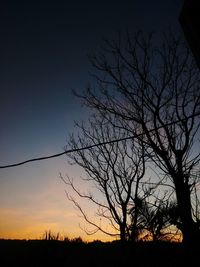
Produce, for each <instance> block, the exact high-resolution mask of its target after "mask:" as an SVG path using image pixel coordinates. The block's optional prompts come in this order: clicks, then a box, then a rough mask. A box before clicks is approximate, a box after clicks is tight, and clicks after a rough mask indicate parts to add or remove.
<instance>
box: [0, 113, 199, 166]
mask: <svg viewBox="0 0 200 267" xmlns="http://www.w3.org/2000/svg"><path fill="white" fill-rule="evenodd" d="M198 115H200V113H195V114H193V115H191V116H188V117H187V118H185V119H179V120H176V121H173V122H170V123H167V124H165V125H164V126H170V125H172V124H175V123H178V122H181V121H185V120H188V119H190V118H192V117H196V116H198ZM164 126H159V127H157V128H154V129H151V130H149V131H148V132H149V133H151V132H153V131H155V130H159V129H161V128H163V127H164ZM142 135H144V133H143V132H142V133H140V134H134V135H131V136H128V137H123V138H119V139H114V140H110V141H105V142H100V143H98V144H93V145H89V146H85V147H80V148H75V149H69V150H65V151H64V152H60V153H57V154H53V155H50V156H44V157H37V158H32V159H28V160H25V161H21V162H17V163H13V164H8V165H2V166H0V169H5V168H11V167H17V166H20V165H24V164H27V163H29V162H33V161H41V160H46V159H52V158H57V157H60V156H63V155H65V154H69V153H72V152H77V151H82V150H87V149H91V148H93V147H98V146H103V145H107V144H111V143H116V142H121V141H125V140H129V139H134V138H137V137H140V136H142Z"/></svg>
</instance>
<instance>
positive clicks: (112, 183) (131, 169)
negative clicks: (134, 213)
mask: <svg viewBox="0 0 200 267" xmlns="http://www.w3.org/2000/svg"><path fill="white" fill-rule="evenodd" d="M77 127H78V129H79V134H78V135H77V136H71V139H70V141H69V146H70V148H72V149H75V150H76V148H78V147H85V146H90V145H97V146H95V147H93V148H90V149H87V150H76V152H74V153H71V154H69V155H68V156H69V158H70V159H71V161H70V162H71V163H76V164H78V165H79V166H81V167H82V168H83V170H84V171H85V173H86V174H87V177H84V178H83V179H84V182H86V181H87V182H91V181H92V183H94V184H95V188H96V189H98V190H99V192H100V197H99V199H97V195H99V194H94V193H90V192H87V193H83V192H81V191H80V190H79V189H77V187H76V186H75V185H74V183H73V181H72V179H70V178H69V177H68V178H67V179H64V178H63V177H62V179H63V181H64V182H65V183H66V184H67V185H68V186H70V187H71V188H72V189H73V191H74V192H75V193H77V195H78V196H79V197H81V198H85V199H88V200H89V201H91V202H92V203H93V204H95V205H96V207H97V216H99V217H100V218H102V219H104V221H105V220H106V221H107V224H108V223H109V225H110V227H111V228H112V230H113V231H108V230H107V229H108V228H107V224H103V223H101V224H100V223H99V224H97V223H96V222H94V221H93V220H92V219H91V218H89V217H88V215H87V214H86V212H85V211H84V210H83V208H82V206H81V204H80V202H78V201H77V199H76V198H75V197H73V196H70V195H68V198H69V199H70V200H71V201H73V203H74V204H75V205H76V207H77V208H78V209H79V211H80V212H81V214H82V215H83V217H84V219H85V220H86V222H87V223H89V224H90V225H92V226H93V227H94V228H93V230H92V231H88V230H86V232H87V233H90V234H91V233H92V234H93V233H95V232H97V231H99V230H100V231H102V232H103V233H105V234H109V235H118V236H120V240H121V241H125V240H127V239H129V236H130V224H131V216H130V209H131V208H132V207H133V206H134V205H135V203H134V199H135V197H136V196H138V197H139V195H140V194H141V192H140V188H139V183H140V181H141V179H142V178H143V177H144V174H145V154H144V153H145V150H144V145H143V143H142V142H141V143H140V144H138V143H137V142H134V140H123V141H120V142H110V143H109V141H110V140H113V139H116V140H118V139H121V138H122V139H123V137H124V131H123V130H121V129H117V128H115V127H113V126H112V125H108V124H107V123H106V122H105V121H104V119H102V118H101V117H95V116H94V117H93V118H92V119H91V120H90V121H89V122H88V124H82V125H80V124H77ZM101 143H107V144H103V145H102V144H101ZM99 144H101V145H99Z"/></svg>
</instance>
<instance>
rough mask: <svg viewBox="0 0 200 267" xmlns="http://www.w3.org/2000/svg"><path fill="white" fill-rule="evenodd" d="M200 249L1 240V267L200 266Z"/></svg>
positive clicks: (168, 245) (147, 244)
mask: <svg viewBox="0 0 200 267" xmlns="http://www.w3.org/2000/svg"><path fill="white" fill-rule="evenodd" d="M199 264H200V247H194V249H186V248H184V247H183V245H182V244H177V243H166V242H160V243H152V242H143V243H137V244H135V245H133V244H126V245H123V246H122V245H121V244H120V243H117V242H112V243H102V242H91V243H70V242H65V241H56V240H28V241H26V240H0V266H1V267H5V266H6V267H7V266H12V267H14V266H20V267H23V266H26V267H29V266H30V267H33V266H34V267H41V266H43V267H44V266H63V267H65V266H71V267H75V266H81V267H86V266H87V267H90V266H94V267H96V266H101V267H107V266H109V267H114V266H115V267H118V266H119V267H122V266H137V267H141V266H147V267H150V266H154V267H157V266H159V267H165V266H168V267H173V266H176V267H177V266H189V267H192V266H195V267H196V266H199Z"/></svg>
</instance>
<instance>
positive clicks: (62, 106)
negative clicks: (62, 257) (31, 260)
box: [0, 0, 182, 240]
mask: <svg viewBox="0 0 200 267" xmlns="http://www.w3.org/2000/svg"><path fill="white" fill-rule="evenodd" d="M181 2H182V1H181V0H163V1H160V0H148V1H145V0H132V1H129V0H123V1H113V0H109V1H103V0H101V1H98V0H97V1H81V0H79V1H78V0H77V1H71V0H67V1H59V0H57V1H42V0H41V1H29V0H26V1H25V0H24V1H20V0H19V1H12V0H9V1H8V0H3V1H2V2H1V8H0V37H1V41H0V92H1V97H0V151H1V153H0V165H1V166H2V165H7V164H11V163H16V162H20V161H24V160H27V159H30V158H34V157H41V156H47V155H51V154H56V153H59V152H63V149H64V146H65V145H66V142H67V138H68V135H69V134H70V133H72V132H73V131H75V129H74V121H78V120H81V119H85V120H87V117H88V115H89V114H88V112H87V111H86V109H84V108H83V107H81V104H80V101H79V100H78V99H77V98H76V97H75V96H74V95H73V93H72V90H74V89H75V90H76V91H77V92H80V93H81V92H82V91H83V90H84V89H85V88H86V86H87V84H88V81H89V80H90V76H89V71H90V70H91V65H90V62H89V59H88V54H90V53H92V52H95V49H97V47H98V46H99V45H100V44H101V42H102V38H111V37H112V36H114V34H116V32H117V31H118V30H122V31H123V30H127V29H129V30H131V31H137V30H144V31H155V32H160V31H165V30H166V29H167V28H168V27H169V26H171V27H172V28H173V29H176V30H177V32H178V31H181V28H180V25H179V21H178V16H179V13H180V7H181ZM59 173H62V174H63V176H64V175H65V174H68V175H69V176H71V177H73V178H74V179H75V181H76V183H77V184H78V185H79V177H80V175H81V173H82V172H81V170H80V169H79V168H78V167H77V166H70V165H69V164H68V162H67V159H66V157H65V156H63V157H59V158H54V159H49V160H45V161H38V162H32V163H28V164H26V165H21V166H18V167H14V168H7V169H0V238H20V239H23V238H27V239H29V238H41V237H42V235H43V234H44V232H45V231H47V230H50V229H51V230H52V231H53V232H60V234H61V235H66V236H69V237H75V236H82V237H83V238H85V239H87V238H89V237H87V236H85V234H84V232H83V231H82V230H81V229H80V227H79V223H83V224H84V222H83V220H82V219H81V218H80V216H79V215H78V212H77V210H76V209H75V208H74V207H73V205H72V203H71V202H69V201H68V200H67V198H66V195H65V185H64V184H63V182H62V181H61V180H60V178H59ZM80 186H81V188H82V189H84V186H85V185H84V184H81V185H80ZM84 205H85V206H84V208H85V210H90V206H89V204H84ZM90 238H94V239H97V238H98V239H102V240H106V237H105V236H104V235H101V234H97V235H96V236H94V237H90Z"/></svg>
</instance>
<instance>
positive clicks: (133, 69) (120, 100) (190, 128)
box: [79, 32, 200, 243]
mask: <svg viewBox="0 0 200 267" xmlns="http://www.w3.org/2000/svg"><path fill="white" fill-rule="evenodd" d="M91 63H92V65H93V67H94V73H93V77H94V81H95V82H94V85H92V84H90V85H89V86H88V88H87V90H86V92H85V93H84V94H83V95H81V96H79V97H81V98H82V100H83V103H84V104H85V105H86V106H89V107H90V108H92V109H93V110H94V112H95V113H98V114H101V116H103V117H104V120H105V121H107V122H109V123H110V124H112V125H114V127H116V128H117V129H118V128H120V129H123V130H124V131H125V132H126V133H127V135H128V134H136V135H137V134H141V133H142V135H139V137H138V141H140V142H141V141H142V142H143V143H145V145H146V146H147V152H148V153H149V155H150V158H151V160H152V163H154V164H155V165H156V166H158V167H159V169H160V171H162V173H163V175H167V177H168V179H169V180H171V181H172V182H173V185H174V188H175V193H176V198H177V207H178V213H179V215H180V218H181V231H182V233H183V241H185V242H186V243H190V242H193V241H194V240H198V239H199V236H200V235H199V227H198V225H197V223H196V220H195V217H194V216H193V214H192V209H193V207H192V202H191V194H192V190H193V188H194V185H195V183H196V180H195V179H194V177H193V176H192V175H191V173H192V171H193V169H194V168H195V167H196V166H198V163H199V159H200V154H199V150H198V149H195V148H197V147H199V146H198V145H199V143H198V142H199V140H198V133H199V126H200V123H199V117H200V116H199V114H200V87H199V81H200V73H199V69H198V68H197V66H196V63H195V61H194V59H193V57H192V55H191V53H190V50H189V48H188V47H187V46H186V44H185V42H184V41H182V39H181V38H178V37H175V36H174V35H173V34H172V33H171V32H169V33H168V34H164V35H163V38H158V36H156V37H155V38H153V35H151V34H150V35H145V34H143V33H141V32H138V33H136V34H134V35H132V36H130V35H129V34H127V35H126V36H124V35H123V36H122V35H120V34H119V36H118V37H117V38H116V39H115V40H111V41H109V40H106V41H105V43H104V46H103V48H101V50H100V52H99V54H98V53H97V55H96V56H92V57H91ZM97 84H98V91H97V90H95V88H96V86H97ZM172 122H174V123H172ZM198 179H199V178H198Z"/></svg>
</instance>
